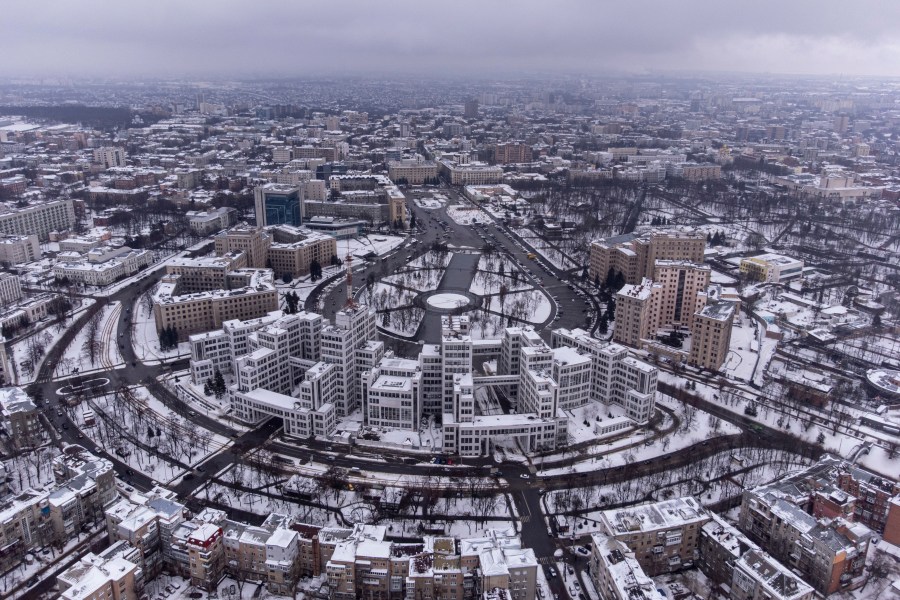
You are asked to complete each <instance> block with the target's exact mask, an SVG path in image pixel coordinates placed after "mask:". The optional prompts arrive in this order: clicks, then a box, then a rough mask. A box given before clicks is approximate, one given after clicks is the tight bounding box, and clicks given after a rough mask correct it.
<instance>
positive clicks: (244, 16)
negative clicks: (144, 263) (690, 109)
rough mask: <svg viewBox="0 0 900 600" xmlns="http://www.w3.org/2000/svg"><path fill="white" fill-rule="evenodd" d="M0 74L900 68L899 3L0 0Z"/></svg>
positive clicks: (866, 71) (889, 73)
mask: <svg viewBox="0 0 900 600" xmlns="http://www.w3.org/2000/svg"><path fill="white" fill-rule="evenodd" d="M2 12H3V21H4V23H5V24H6V27H5V28H4V35H3V36H2V37H0V56H3V57H5V58H6V60H4V61H2V62H0V76H12V77H28V76H55V77H56V76H71V77H75V78H77V77H82V76H83V77H96V76H112V77H136V78H140V77H180V76H188V77H218V76H231V77H246V76H288V77H291V76H298V77H299V76H305V75H335V76H337V75H361V74H371V75H375V76H377V75H398V74H410V75H436V76H440V75H449V76H461V75H467V76H497V75H501V74H510V75H513V74H515V73H521V72H548V71H549V72H552V71H556V72H560V73H587V74H603V73H622V72H625V73H647V72H651V71H652V72H665V71H682V72H684V71H689V72H696V71H720V72H724V71H729V72H747V73H775V74H810V75H830V74H842V75H845V76H853V75H859V76H886V77H896V76H900V37H898V36H897V34H896V25H897V23H900V2H891V1H876V0H858V1H857V2H854V3H852V4H848V3H846V2H837V1H836V0H821V1H812V0H798V1H787V2H786V1H784V0H778V1H775V0H759V1H757V2H752V3H740V4H738V3H732V2H717V1H710V0H680V1H678V2H673V1H664V0H648V1H646V2H639V1H635V2H599V1H591V0H557V1H553V2H548V1H547V0H517V1H516V2H499V1H498V2H490V1H485V0H482V1H473V0H457V1H456V2H444V3H431V2H422V1H410V0H396V1H390V2H370V1H368V0H335V1H333V2H328V3H308V2H300V1H296V2H294V1H288V0H259V1H257V2H252V3H251V2H247V1H246V0H244V1H240V0H189V1H184V0H182V1H179V2H176V1H175V0H153V1H152V2H151V1H149V0H129V1H128V2H116V3H110V2H104V1H102V0H83V1H79V2H70V1H67V0H53V1H50V2H34V1H33V0H32V1H27V2H26V1H23V0H4V2H3V7H2Z"/></svg>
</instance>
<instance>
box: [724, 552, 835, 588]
mask: <svg viewBox="0 0 900 600" xmlns="http://www.w3.org/2000/svg"><path fill="white" fill-rule="evenodd" d="M730 591H731V598H734V599H735V600H812V599H813V598H816V597H817V596H816V592H815V590H814V589H813V588H812V587H811V586H809V585H808V584H807V583H806V582H804V581H803V580H802V579H800V578H799V577H797V576H796V575H795V574H794V573H793V572H792V571H791V570H790V569H788V568H786V567H785V566H784V565H782V564H781V563H779V562H778V561H777V560H775V559H774V558H772V557H771V556H769V555H768V554H766V553H765V552H762V551H761V550H750V551H749V552H747V553H746V554H745V555H744V556H742V557H741V558H739V559H738V560H737V562H736V563H735V568H734V578H733V579H732V581H731V587H730Z"/></svg>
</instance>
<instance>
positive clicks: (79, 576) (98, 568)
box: [56, 542, 144, 600]
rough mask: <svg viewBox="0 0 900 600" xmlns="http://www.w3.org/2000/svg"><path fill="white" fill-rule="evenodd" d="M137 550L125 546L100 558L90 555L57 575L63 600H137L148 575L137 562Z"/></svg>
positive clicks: (112, 550)
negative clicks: (145, 574) (145, 575)
mask: <svg viewBox="0 0 900 600" xmlns="http://www.w3.org/2000/svg"><path fill="white" fill-rule="evenodd" d="M135 554H136V550H135V549H134V548H132V547H131V546H129V545H128V544H127V543H125V542H120V543H117V544H113V545H112V546H110V547H109V548H107V549H106V550H104V551H103V552H101V553H100V554H94V553H93V552H88V553H87V554H86V555H84V556H82V557H81V558H80V559H78V561H77V562H76V563H75V564H73V565H71V566H70V567H68V568H67V569H66V570H65V571H63V572H62V573H60V574H59V575H57V577H56V583H57V585H58V586H59V591H60V595H59V597H60V598H61V599H63V600H137V599H138V598H139V597H140V595H141V590H142V589H143V587H144V573H143V571H142V570H141V568H140V567H139V566H138V565H137V564H136V563H135V562H134V557H135Z"/></svg>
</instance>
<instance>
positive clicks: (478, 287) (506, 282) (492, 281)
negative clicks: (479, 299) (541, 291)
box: [469, 270, 534, 296]
mask: <svg viewBox="0 0 900 600" xmlns="http://www.w3.org/2000/svg"><path fill="white" fill-rule="evenodd" d="M504 286H505V287H506V291H507V292H520V291H523V290H532V289H534V286H532V285H531V284H530V283H529V282H528V281H526V280H525V278H524V277H510V276H508V275H500V274H498V273H492V272H489V271H481V270H479V271H477V272H476V273H475V277H473V278H472V284H471V285H470V286H469V291H470V292H472V293H473V294H478V295H479V296H487V295H489V294H498V293H500V288H501V287H504Z"/></svg>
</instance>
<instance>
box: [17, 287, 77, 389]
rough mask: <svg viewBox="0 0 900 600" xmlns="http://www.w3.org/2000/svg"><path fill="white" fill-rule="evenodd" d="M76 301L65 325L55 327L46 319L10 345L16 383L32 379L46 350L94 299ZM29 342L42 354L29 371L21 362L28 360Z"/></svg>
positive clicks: (25, 382) (24, 382) (27, 381)
mask: <svg viewBox="0 0 900 600" xmlns="http://www.w3.org/2000/svg"><path fill="white" fill-rule="evenodd" d="M76 302H81V305H80V306H78V308H76V310H75V311H74V313H73V314H72V316H71V317H70V318H69V319H68V320H67V321H66V326H65V327H62V328H60V327H57V326H56V325H54V324H52V323H49V319H48V321H47V322H42V323H40V324H39V325H38V326H39V327H40V329H38V330H36V331H35V332H34V333H32V334H30V335H29V336H28V337H26V338H23V339H21V340H19V341H17V342H16V343H14V344H13V345H12V351H11V352H9V360H10V362H11V363H13V369H14V370H15V376H16V378H15V381H16V383H17V384H18V385H26V384H29V383H31V382H32V381H34V378H35V376H36V375H37V372H38V370H39V369H40V366H41V364H42V363H43V362H44V357H45V356H46V355H47V351H48V350H49V349H50V348H51V347H53V346H54V345H55V344H56V342H58V341H59V339H60V338H61V337H62V336H63V334H64V333H65V332H66V330H67V329H68V327H69V326H70V325H71V323H72V322H73V321H74V320H75V319H77V318H78V317H79V316H81V314H82V313H84V311H86V310H87V309H88V308H89V307H90V306H92V305H93V304H94V302H95V301H94V299H93V298H78V299H76ZM31 344H37V345H38V346H40V347H41V348H43V354H42V355H41V357H40V359H39V360H38V361H37V364H36V365H35V366H34V369H33V370H32V371H31V372H29V371H28V370H27V369H25V368H23V366H22V363H23V362H25V361H27V360H28V355H29V345H31Z"/></svg>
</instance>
